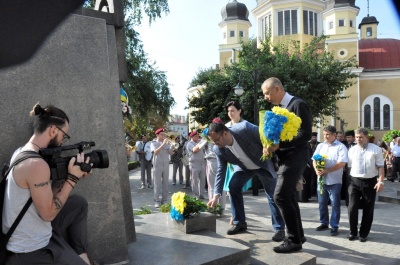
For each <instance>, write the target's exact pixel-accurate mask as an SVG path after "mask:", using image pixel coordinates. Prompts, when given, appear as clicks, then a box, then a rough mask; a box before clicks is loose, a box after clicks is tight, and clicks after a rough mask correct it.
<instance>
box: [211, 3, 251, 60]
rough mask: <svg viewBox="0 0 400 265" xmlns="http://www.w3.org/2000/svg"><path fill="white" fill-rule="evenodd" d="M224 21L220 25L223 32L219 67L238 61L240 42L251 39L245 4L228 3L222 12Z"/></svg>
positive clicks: (247, 11)
mask: <svg viewBox="0 0 400 265" xmlns="http://www.w3.org/2000/svg"><path fill="white" fill-rule="evenodd" d="M221 16H222V21H221V22H220V23H219V24H218V25H219V27H220V28H221V32H222V43H221V44H220V45H219V65H220V66H221V67H224V65H229V64H231V63H232V62H236V61H237V59H238V50H239V49H240V41H241V40H243V41H247V40H248V39H249V28H250V27H251V23H250V21H249V10H248V9H247V7H246V5H245V4H242V3H239V2H237V1H236V0H233V1H232V2H230V3H228V4H227V5H226V6H225V7H223V8H222V10H221Z"/></svg>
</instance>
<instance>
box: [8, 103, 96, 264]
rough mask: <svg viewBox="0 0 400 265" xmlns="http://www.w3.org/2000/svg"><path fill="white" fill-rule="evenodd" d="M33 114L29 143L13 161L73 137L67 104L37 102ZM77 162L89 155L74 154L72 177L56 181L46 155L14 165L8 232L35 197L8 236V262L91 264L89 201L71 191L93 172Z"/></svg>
mask: <svg viewBox="0 0 400 265" xmlns="http://www.w3.org/2000/svg"><path fill="white" fill-rule="evenodd" d="M31 116H35V121H34V125H33V127H34V133H33V135H32V137H31V138H30V140H29V142H28V143H27V144H25V145H24V146H23V147H21V148H19V149H18V150H17V151H15V153H14V155H13V157H12V158H11V162H13V161H14V160H16V159H15V158H16V157H17V156H18V155H19V154H20V153H21V152H24V151H31V152H32V151H34V152H37V153H39V150H40V149H42V148H53V147H58V146H61V145H62V144H63V143H65V141H66V140H68V139H69V138H70V137H69V135H68V134H67V132H68V130H69V118H68V116H67V115H66V114H65V113H64V112H63V111H62V110H60V109H58V108H56V107H54V106H51V105H49V106H46V107H45V108H42V107H41V106H40V105H39V104H36V105H35V106H34V108H33V110H32V111H31ZM18 157H19V156H18ZM75 162H78V163H89V158H87V159H86V161H84V154H83V153H80V154H78V155H77V156H76V157H74V158H72V159H71V160H70V162H69V164H68V175H67V178H66V179H65V180H64V182H63V183H62V184H61V185H58V186H57V187H54V186H55V185H54V184H55V183H52V181H51V176H50V175H51V173H50V167H49V165H48V164H47V163H46V161H45V160H43V159H42V158H28V159H26V160H24V161H22V162H20V163H19V164H18V165H16V166H15V167H14V168H13V169H12V170H11V171H10V173H9V174H8V177H7V186H6V191H5V197H4V209H3V213H2V220H3V227H2V230H3V233H6V232H7V231H8V230H9V229H10V227H11V225H12V224H13V222H14V220H15V219H16V217H17V215H18V214H19V213H20V212H21V209H22V207H23V206H24V205H25V203H26V202H27V201H28V199H29V198H30V197H31V198H32V201H33V203H32V204H31V205H30V207H29V209H28V210H27V212H26V213H25V215H24V217H23V218H22V220H21V222H20V223H19V225H18V226H17V228H16V229H15V231H14V233H13V234H12V236H11V238H10V240H9V241H8V244H7V250H8V253H7V256H8V257H7V264H82V265H83V264H89V259H88V256H87V247H88V244H87V235H86V234H87V233H86V231H87V224H86V222H87V213H88V209H87V208H88V207H87V201H86V200H85V199H84V198H82V197H80V196H77V195H71V196H70V193H71V192H72V190H73V188H74V186H75V185H76V184H77V183H78V182H79V180H80V179H82V178H83V177H85V176H86V175H87V174H88V173H87V172H84V171H82V170H81V168H80V166H78V165H74V163H75ZM52 184H53V188H52ZM58 184H59V183H58ZM67 240H68V241H67Z"/></svg>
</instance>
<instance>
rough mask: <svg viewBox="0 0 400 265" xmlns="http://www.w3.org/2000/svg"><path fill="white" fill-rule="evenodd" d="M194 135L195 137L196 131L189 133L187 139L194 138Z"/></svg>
mask: <svg viewBox="0 0 400 265" xmlns="http://www.w3.org/2000/svg"><path fill="white" fill-rule="evenodd" d="M195 135H197V132H196V131H193V132H191V133H190V134H189V137H193V136H195Z"/></svg>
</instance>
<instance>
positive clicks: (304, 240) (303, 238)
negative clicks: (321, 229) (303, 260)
mask: <svg viewBox="0 0 400 265" xmlns="http://www.w3.org/2000/svg"><path fill="white" fill-rule="evenodd" d="M306 241H307V238H306V237H305V236H303V237H302V238H301V244H304V243H306Z"/></svg>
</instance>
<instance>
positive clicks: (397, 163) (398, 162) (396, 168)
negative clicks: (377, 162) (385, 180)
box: [390, 157, 400, 180]
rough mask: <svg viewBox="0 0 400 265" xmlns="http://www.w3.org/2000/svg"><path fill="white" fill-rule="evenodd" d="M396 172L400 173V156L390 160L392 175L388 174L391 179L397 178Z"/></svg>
mask: <svg viewBox="0 0 400 265" xmlns="http://www.w3.org/2000/svg"><path fill="white" fill-rule="evenodd" d="M397 172H399V173H400V157H395V158H393V160H392V175H391V176H390V179H391V180H395V179H397Z"/></svg>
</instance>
